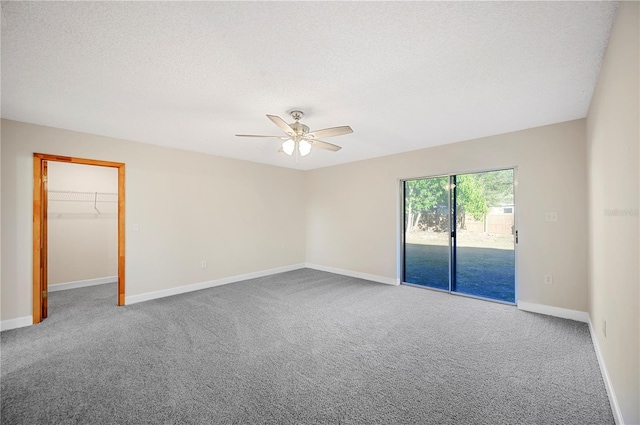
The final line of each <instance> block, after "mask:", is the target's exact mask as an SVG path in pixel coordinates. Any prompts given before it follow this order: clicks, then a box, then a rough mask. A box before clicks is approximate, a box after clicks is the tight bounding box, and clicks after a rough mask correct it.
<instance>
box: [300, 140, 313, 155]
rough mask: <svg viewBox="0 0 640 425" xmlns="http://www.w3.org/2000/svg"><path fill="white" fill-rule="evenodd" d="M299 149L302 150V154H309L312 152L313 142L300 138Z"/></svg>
mask: <svg viewBox="0 0 640 425" xmlns="http://www.w3.org/2000/svg"><path fill="white" fill-rule="evenodd" d="M298 150H299V151H300V156H307V155H309V154H310V153H311V143H309V142H307V141H306V140H304V139H303V140H300V141H299V142H298Z"/></svg>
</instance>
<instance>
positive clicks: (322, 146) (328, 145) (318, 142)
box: [309, 140, 342, 152]
mask: <svg viewBox="0 0 640 425" xmlns="http://www.w3.org/2000/svg"><path fill="white" fill-rule="evenodd" d="M309 143H311V147H312V148H318V149H325V150H328V151H333V152H336V151H339V150H340V149H342V147H341V146H338V145H334V144H333V143H327V142H323V141H322V140H309Z"/></svg>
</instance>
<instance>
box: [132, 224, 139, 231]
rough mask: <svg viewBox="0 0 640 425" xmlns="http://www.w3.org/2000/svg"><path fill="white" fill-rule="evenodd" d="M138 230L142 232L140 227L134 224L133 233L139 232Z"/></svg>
mask: <svg viewBox="0 0 640 425" xmlns="http://www.w3.org/2000/svg"><path fill="white" fill-rule="evenodd" d="M138 230H140V225H139V224H134V225H133V231H134V232H137V231H138Z"/></svg>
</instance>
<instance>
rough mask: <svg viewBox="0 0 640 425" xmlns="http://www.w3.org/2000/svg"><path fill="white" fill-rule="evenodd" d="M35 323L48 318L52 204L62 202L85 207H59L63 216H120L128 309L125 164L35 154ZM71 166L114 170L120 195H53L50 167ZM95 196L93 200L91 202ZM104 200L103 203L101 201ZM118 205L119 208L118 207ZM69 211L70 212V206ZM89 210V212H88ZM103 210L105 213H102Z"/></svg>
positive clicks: (121, 281)
mask: <svg viewBox="0 0 640 425" xmlns="http://www.w3.org/2000/svg"><path fill="white" fill-rule="evenodd" d="M33 160H34V163H33V165H34V167H33V181H34V185H33V323H34V324H35V323H39V322H41V321H42V320H43V319H45V318H46V317H47V315H48V289H49V282H48V280H49V264H48V257H49V213H50V208H51V206H50V205H49V200H52V202H54V203H56V204H58V201H63V200H65V199H69V200H71V201H73V200H74V199H76V198H78V199H76V201H78V203H77V204H78V205H80V204H82V205H83V206H82V207H79V208H81V209H82V211H79V210H78V211H74V212H70V211H65V210H64V208H65V207H62V206H59V207H58V209H60V208H62V209H60V211H58V212H59V213H60V215H63V214H72V213H81V214H87V213H88V212H89V211H88V210H87V208H89V209H91V210H92V213H94V214H95V217H98V216H99V214H102V213H109V212H112V213H113V214H114V215H117V281H118V285H117V286H118V292H117V304H118V305H120V306H122V305H124V294H125V278H124V276H125V240H124V236H125V233H124V229H125V220H124V211H125V209H124V208H125V203H124V199H125V167H124V164H123V163H119V162H110V161H100V160H93V159H85V158H74V157H67V156H59V155H48V154H40V153H35V154H34V156H33ZM50 162H57V163H69V164H79V165H88V166H96V167H110V168H115V169H117V193H99V192H97V191H96V192H94V193H93V194H91V193H87V192H86V191H59V190H58V191H55V192H54V191H52V193H49V163H50ZM92 196H93V198H92V199H89V198H91V197H92ZM71 198H73V199H71ZM98 198H100V199H98ZM62 203H63V202H60V205H61V204H62ZM116 203H117V206H116V205H114V204H116ZM68 205H69V204H68ZM66 208H69V206H67V207H66ZM85 210H86V211H85ZM101 210H102V211H101Z"/></svg>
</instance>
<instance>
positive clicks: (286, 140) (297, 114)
mask: <svg viewBox="0 0 640 425" xmlns="http://www.w3.org/2000/svg"><path fill="white" fill-rule="evenodd" d="M289 115H291V118H293V119H294V121H295V122H293V123H291V124H287V123H286V122H285V121H284V120H283V119H282V118H280V117H279V116H276V115H268V114H267V118H269V119H270V120H271V121H272V122H273V123H274V124H275V125H277V126H278V127H280V129H281V130H282V131H284V133H285V134H286V136H260V135H255V134H236V136H238V137H267V138H272V139H279V140H282V146H281V147H280V150H279V151H278V152H284V153H285V154H287V155H289V156H291V155H293V153H294V152H296V151H297V152H298V153H300V156H307V155H309V153H311V148H312V147H314V148H318V149H326V150H329V151H334V152H335V151H339V150H340V149H342V147H340V146H338V145H334V144H332V143H327V142H323V141H322V140H320V139H322V138H327V137H335V136H342V135H343V134H349V133H353V130H352V129H351V127H349V126H348V125H344V126H341V127H331V128H324V129H322V130H316V131H312V132H309V127H308V126H306V125H304V124H302V123H301V122H299V121H300V118H302V116H303V115H304V112H302V111H298V110H294V111H291V112H289Z"/></svg>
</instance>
